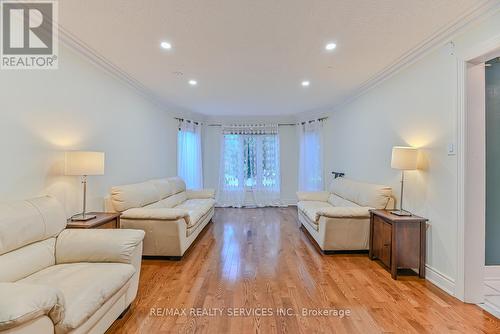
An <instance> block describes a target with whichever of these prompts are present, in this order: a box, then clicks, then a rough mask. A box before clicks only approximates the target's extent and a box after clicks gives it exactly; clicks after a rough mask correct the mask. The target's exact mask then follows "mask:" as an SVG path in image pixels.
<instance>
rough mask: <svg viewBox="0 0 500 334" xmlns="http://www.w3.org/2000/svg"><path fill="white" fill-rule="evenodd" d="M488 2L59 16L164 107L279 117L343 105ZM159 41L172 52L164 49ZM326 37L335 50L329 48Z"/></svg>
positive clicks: (159, 1)
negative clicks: (403, 58) (305, 83)
mask: <svg viewBox="0 0 500 334" xmlns="http://www.w3.org/2000/svg"><path fill="white" fill-rule="evenodd" d="M484 2H485V1H484V0H419V1H416V0H384V1H375V0H336V1H334V0H329V1H328V0H273V1H271V0H247V1H244V0H213V1H208V0H178V1H171V0H142V1H139V0H135V1H132V0H106V1H102V0H64V1H60V2H59V4H60V5H59V21H60V25H61V26H62V28H63V29H64V30H66V31H68V32H69V33H71V34H72V35H73V36H75V37H76V38H78V39H79V40H80V41H81V42H83V43H85V44H86V45H88V46H89V47H90V48H91V49H93V50H94V51H95V52H97V53H98V54H99V55H100V56H102V57H104V58H105V59H107V61H109V62H110V63H112V64H113V65H115V66H117V67H118V68H120V69H121V71H123V72H125V73H126V74H128V75H129V76H131V77H133V78H134V79H135V80H137V81H138V82H140V83H141V84H142V85H143V86H145V87H146V88H147V89H148V90H149V91H151V92H152V93H153V94H154V95H155V96H157V97H158V98H160V99H161V100H162V101H165V102H166V103H168V104H170V105H177V106H180V107H182V108H184V109H186V110H190V111H192V112H197V113H201V114H205V115H209V116H228V115H231V116H263V115H268V116H270V115H273V116H280V115H291V114H296V113H301V112H306V111H312V110H317V109H323V108H328V107H331V106H334V105H336V104H338V103H340V102H342V101H343V100H344V99H346V98H347V97H348V96H349V95H350V94H352V93H353V92H355V91H356V90H357V89H358V88H359V87H361V85H362V84H363V83H365V82H367V81H368V80H369V79H370V78H373V77H374V76H375V75H377V74H379V73H380V72H382V71H383V70H384V69H386V68H387V67H388V66H391V65H393V64H394V63H395V62H396V61H397V60H398V58H400V57H401V56H402V55H404V54H406V53H407V52H409V51H410V50H412V49H414V48H415V47H417V46H418V45H420V44H421V43H422V42H424V41H425V40H427V39H429V38H430V37H431V36H433V35H434V34H435V33H436V32H438V31H442V30H443V29H444V28H446V27H448V26H450V25H451V24H453V23H455V22H456V20H457V19H459V18H460V17H461V16H463V15H464V14H466V13H467V12H470V11H471V10H472V9H473V8H476V7H477V6H478V5H480V4H482V3H484ZM164 40H167V41H169V42H170V43H171V44H172V46H173V48H172V49H171V50H163V49H161V48H160V42H161V41H164ZM331 41H333V42H335V43H336V44H337V48H336V49H335V50H334V51H332V52H327V51H326V50H325V44H326V43H327V42H331ZM190 79H196V80H197V81H198V85H197V86H190V85H189V84H188V80H190ZM306 79H307V80H309V81H310V83H311V84H310V86H309V87H302V86H301V82H302V81H303V80H306Z"/></svg>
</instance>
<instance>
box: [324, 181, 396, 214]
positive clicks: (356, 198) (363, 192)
mask: <svg viewBox="0 0 500 334" xmlns="http://www.w3.org/2000/svg"><path fill="white" fill-rule="evenodd" d="M330 192H331V193H333V194H336V195H338V196H340V197H342V198H344V199H346V200H348V201H351V202H354V203H356V204H358V205H360V206H367V207H372V208H375V209H384V208H385V207H386V206H387V203H388V202H389V199H390V198H391V195H392V189H391V187H388V186H383V185H378V184H371V183H365V182H358V181H354V180H350V179H346V178H344V177H339V178H336V179H335V180H333V181H332V183H331V185H330Z"/></svg>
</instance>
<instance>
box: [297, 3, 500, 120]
mask: <svg viewBox="0 0 500 334" xmlns="http://www.w3.org/2000/svg"><path fill="white" fill-rule="evenodd" d="M499 10H500V1H498V0H488V1H486V2H484V3H482V4H479V5H477V6H473V7H472V8H471V9H470V10H468V11H466V12H465V13H464V14H463V15H461V16H460V17H458V18H457V19H456V20H454V21H452V22H451V23H450V24H448V25H446V26H444V27H443V28H442V29H440V30H438V31H436V32H435V33H434V34H433V35H431V36H430V37H429V38H427V39H426V40H424V41H423V42H421V43H420V44H418V45H417V46H415V47H414V48H412V49H410V50H409V51H408V52H406V53H404V54H403V55H401V56H400V57H399V58H397V59H396V60H395V61H394V62H393V63H392V64H391V65H389V66H387V67H386V68H384V69H383V70H381V71H380V72H378V73H377V74H375V75H374V76H373V77H371V78H370V79H368V80H367V81H365V82H364V83H362V84H361V85H360V86H359V87H358V88H357V89H355V90H354V91H353V92H352V93H351V94H349V95H348V96H346V97H345V98H344V99H342V101H340V102H339V103H337V104H334V105H332V106H329V107H328V106H326V107H322V108H320V109H317V110H311V112H316V113H318V112H323V113H324V112H326V111H327V110H329V113H331V112H334V111H335V110H339V109H341V108H343V107H345V106H346V105H348V104H350V103H351V102H353V101H355V100H357V99H358V98H359V97H361V96H362V95H364V94H366V93H367V92H368V91H370V90H371V89H373V88H375V87H377V86H378V85H380V84H381V83H382V82H384V81H386V80H388V79H389V78H391V77H392V76H394V75H396V74H397V73H399V72H401V71H402V70H403V69H405V68H407V67H408V66H410V65H412V64H414V63H416V62H417V61H419V60H420V59H422V58H424V57H425V56H427V55H428V54H430V53H431V52H433V51H435V50H436V49H437V48H439V47H442V46H443V45H446V44H447V43H449V42H450V41H451V39H452V38H454V37H456V36H457V35H459V34H460V33H462V32H464V31H465V30H466V29H467V28H469V27H470V26H471V25H472V24H474V23H477V22H480V21H482V20H484V19H486V18H488V17H490V16H493V15H494V14H495V13H496V12H498V11H499ZM301 114H302V113H301Z"/></svg>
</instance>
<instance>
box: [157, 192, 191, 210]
mask: <svg viewBox="0 0 500 334" xmlns="http://www.w3.org/2000/svg"><path fill="white" fill-rule="evenodd" d="M186 200H187V195H186V192H185V191H183V192H180V193H178V194H175V195H172V196H169V197H167V198H164V199H162V200H161V201H160V203H161V205H162V206H163V207H164V208H173V207H176V206H177V205H179V204H182V203H184V202H185V201H186Z"/></svg>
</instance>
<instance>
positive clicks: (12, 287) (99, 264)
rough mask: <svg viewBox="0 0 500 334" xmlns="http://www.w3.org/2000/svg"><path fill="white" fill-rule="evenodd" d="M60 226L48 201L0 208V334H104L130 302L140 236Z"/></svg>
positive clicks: (58, 213) (57, 208) (60, 215)
mask: <svg viewBox="0 0 500 334" xmlns="http://www.w3.org/2000/svg"><path fill="white" fill-rule="evenodd" d="M65 228H66V215H65V213H64V210H63V208H62V207H61V205H60V204H59V203H58V202H57V201H56V200H55V199H53V198H50V197H40V198H35V199H31V200H26V201H19V202H12V203H3V204H0V333H2V334H7V333H9V334H11V333H26V334H30V333H33V334H44V333H56V334H61V333H104V332H105V331H106V330H107V329H108V327H109V326H110V325H111V324H112V323H113V322H114V321H115V320H116V319H117V318H118V317H119V316H120V314H121V313H122V312H123V311H124V310H126V309H127V307H128V306H129V305H130V303H132V301H133V300H134V299H135V297H136V294H137V287H138V283H139V273H140V267H141V252H142V239H143V238H144V232H143V231H133V230H72V229H65Z"/></svg>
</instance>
